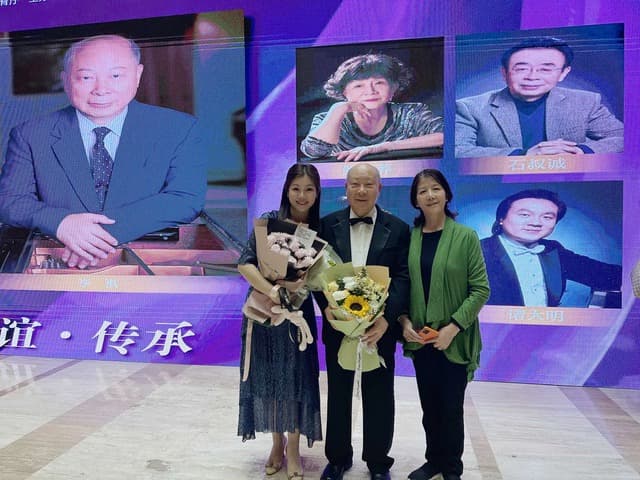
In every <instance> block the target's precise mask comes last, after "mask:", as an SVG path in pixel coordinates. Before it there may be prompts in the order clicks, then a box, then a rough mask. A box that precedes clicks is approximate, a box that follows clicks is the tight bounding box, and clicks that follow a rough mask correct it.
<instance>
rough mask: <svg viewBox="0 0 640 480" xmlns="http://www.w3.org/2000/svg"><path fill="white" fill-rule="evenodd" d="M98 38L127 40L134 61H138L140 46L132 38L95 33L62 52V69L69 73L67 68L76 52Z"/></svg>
mask: <svg viewBox="0 0 640 480" xmlns="http://www.w3.org/2000/svg"><path fill="white" fill-rule="evenodd" d="M99 40H124V41H125V42H128V43H129V48H131V54H132V55H133V58H135V60H136V63H140V47H139V46H138V44H137V43H136V42H134V41H133V40H131V39H129V38H125V37H122V36H120V35H97V36H95V37H88V38H85V39H83V40H79V41H77V42H75V43H72V44H71V46H70V47H69V49H68V50H67V52H66V53H65V54H64V63H63V64H62V65H63V70H64V71H65V72H67V73H70V72H69V70H70V67H71V62H73V59H74V57H75V56H76V53H78V52H79V51H80V50H82V49H83V48H84V47H86V46H87V45H90V44H91V43H93V42H96V41H99Z"/></svg>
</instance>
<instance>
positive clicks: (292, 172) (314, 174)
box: [278, 163, 322, 231]
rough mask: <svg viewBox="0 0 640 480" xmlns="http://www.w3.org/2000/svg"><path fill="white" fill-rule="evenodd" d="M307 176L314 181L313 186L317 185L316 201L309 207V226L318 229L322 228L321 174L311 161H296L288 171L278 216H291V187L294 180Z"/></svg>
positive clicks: (284, 217) (282, 217)
mask: <svg viewBox="0 0 640 480" xmlns="http://www.w3.org/2000/svg"><path fill="white" fill-rule="evenodd" d="M305 175H306V176H307V177H309V178H310V179H311V181H312V182H313V186H314V187H316V201H315V202H314V203H313V206H312V207H311V208H310V209H309V218H308V219H307V223H308V224H309V228H311V229H312V230H315V231H318V228H320V194H321V193H322V191H321V189H320V174H319V173H318V169H317V168H316V167H315V166H313V165H311V164H310V163H296V164H295V165H292V166H291V167H290V168H289V170H288V171H287V177H286V178H285V181H284V185H283V186H282V196H281V197H280V209H279V210H278V217H279V218H281V219H283V220H284V219H287V218H290V217H291V202H289V188H290V187H291V184H292V183H293V181H294V180H295V179H296V178H298V177H303V176H305Z"/></svg>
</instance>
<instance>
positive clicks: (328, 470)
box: [320, 462, 353, 480]
mask: <svg viewBox="0 0 640 480" xmlns="http://www.w3.org/2000/svg"><path fill="white" fill-rule="evenodd" d="M352 465H353V462H349V463H343V464H340V465H336V464H333V463H328V464H327V466H326V467H324V470H323V471H322V475H321V476H320V480H342V476H343V475H344V472H346V471H347V470H349V469H350V468H351V467H352Z"/></svg>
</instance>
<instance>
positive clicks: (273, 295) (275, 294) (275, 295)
mask: <svg viewBox="0 0 640 480" xmlns="http://www.w3.org/2000/svg"><path fill="white" fill-rule="evenodd" d="M281 288H282V287H281V286H280V285H274V286H273V288H271V290H269V300H271V301H272V302H273V303H275V304H276V305H280V292H279V290H280V289H281Z"/></svg>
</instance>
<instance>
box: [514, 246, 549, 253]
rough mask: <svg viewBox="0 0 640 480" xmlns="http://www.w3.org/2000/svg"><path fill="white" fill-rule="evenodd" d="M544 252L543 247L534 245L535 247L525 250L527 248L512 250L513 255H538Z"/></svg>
mask: <svg viewBox="0 0 640 480" xmlns="http://www.w3.org/2000/svg"><path fill="white" fill-rule="evenodd" d="M542 252H544V245H536V246H535V247H531V248H527V247H516V248H514V249H513V254H514V255H525V254H527V253H528V254H530V255H538V254H540V253H542Z"/></svg>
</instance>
